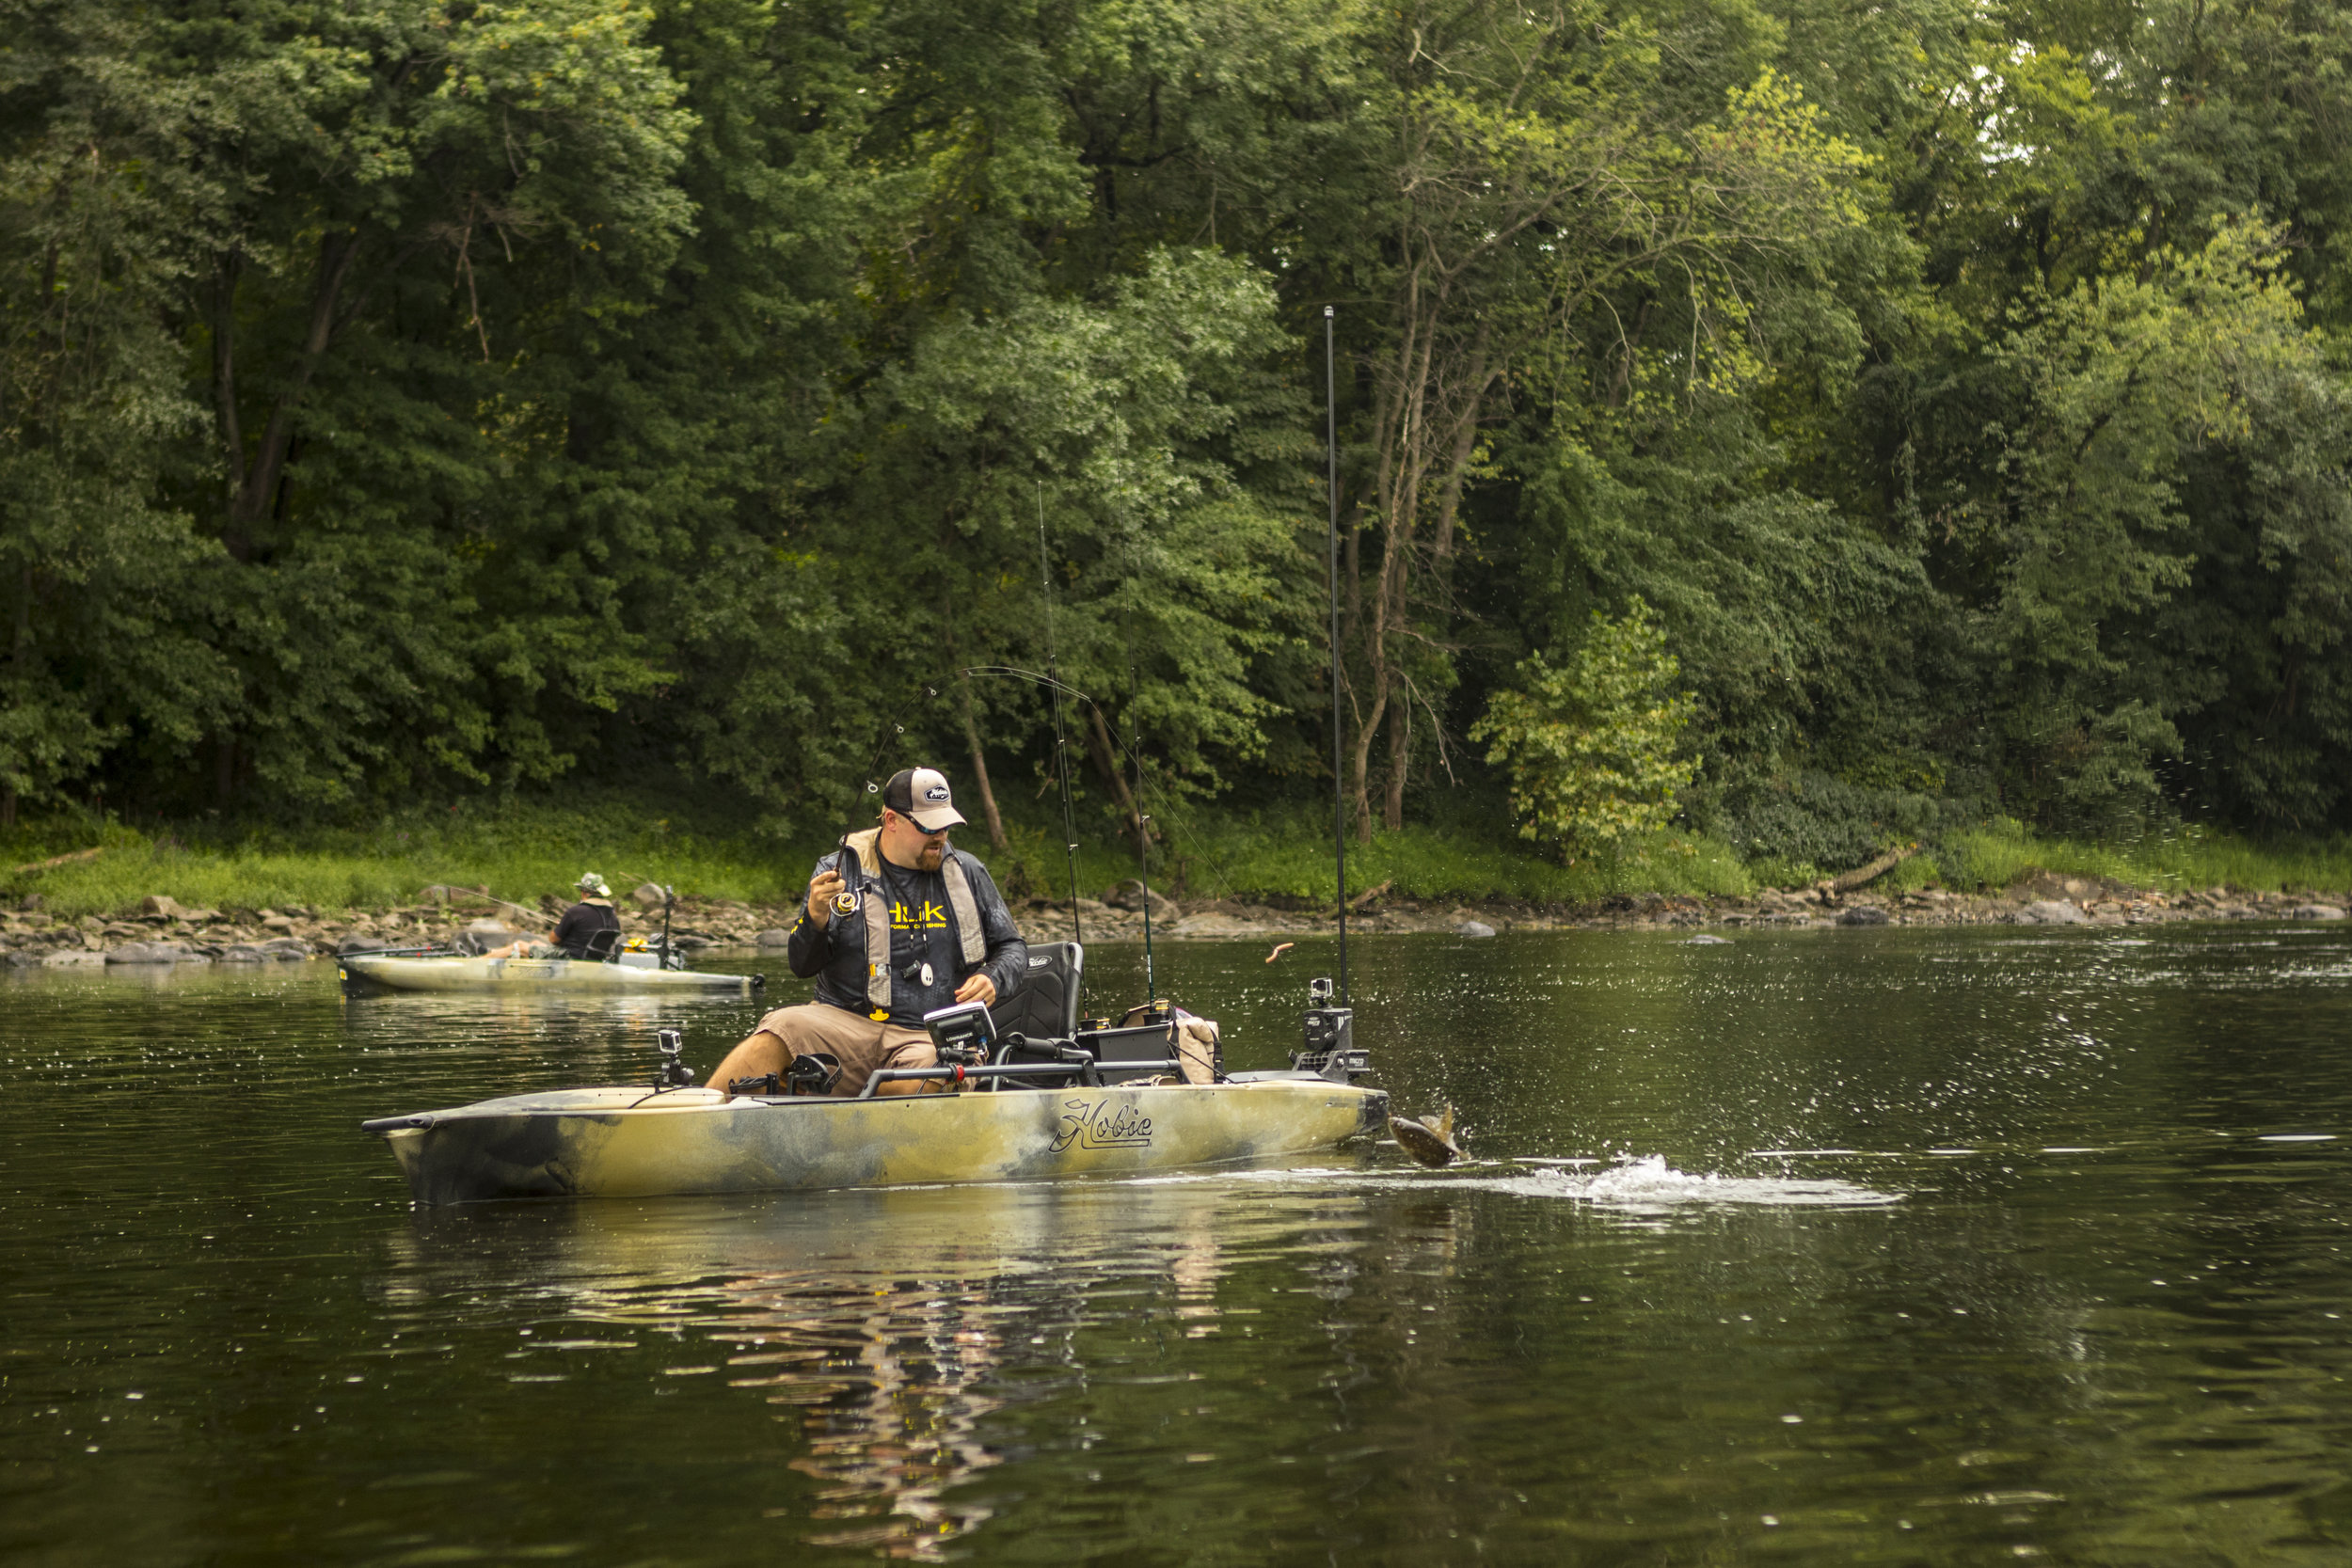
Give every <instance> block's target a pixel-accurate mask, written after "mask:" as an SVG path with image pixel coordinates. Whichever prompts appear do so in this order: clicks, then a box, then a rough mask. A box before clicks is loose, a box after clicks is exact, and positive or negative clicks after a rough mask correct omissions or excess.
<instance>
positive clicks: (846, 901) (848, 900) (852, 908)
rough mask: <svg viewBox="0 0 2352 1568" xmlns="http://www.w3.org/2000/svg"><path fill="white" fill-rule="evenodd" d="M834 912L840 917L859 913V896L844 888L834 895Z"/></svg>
mask: <svg viewBox="0 0 2352 1568" xmlns="http://www.w3.org/2000/svg"><path fill="white" fill-rule="evenodd" d="M833 912H834V913H835V914H839V915H851V914H855V913H857V895H856V894H854V893H851V892H850V890H849V889H848V888H846V887H844V888H843V889H842V890H841V891H840V892H839V893H836V894H834V895H833Z"/></svg>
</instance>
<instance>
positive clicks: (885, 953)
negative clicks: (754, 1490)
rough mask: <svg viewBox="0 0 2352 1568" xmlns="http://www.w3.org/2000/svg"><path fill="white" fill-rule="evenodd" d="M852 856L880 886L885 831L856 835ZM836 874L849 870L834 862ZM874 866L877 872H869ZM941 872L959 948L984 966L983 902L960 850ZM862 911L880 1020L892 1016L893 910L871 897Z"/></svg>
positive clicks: (865, 877)
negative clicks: (976, 894)
mask: <svg viewBox="0 0 2352 1568" xmlns="http://www.w3.org/2000/svg"><path fill="white" fill-rule="evenodd" d="M848 852H849V854H850V856H851V857H853V858H854V859H855V860H856V862H857V867H858V880H859V882H860V883H861V884H864V883H866V882H869V881H870V882H872V883H874V884H876V887H877V888H879V886H880V884H881V881H882V877H881V866H882V830H881V829H880V828H868V829H866V831H865V832H862V833H851V834H850V838H849V847H848ZM868 866H871V867H874V870H873V871H872V872H871V873H868V871H867V870H866V868H867V867H868ZM834 868H835V869H836V870H839V869H844V868H843V867H842V865H841V863H840V862H839V861H838V860H835V861H834ZM939 874H940V877H941V878H942V879H944V880H945V881H946V884H947V909H948V911H949V912H950V913H952V914H953V915H954V916H955V917H956V946H957V948H958V950H959V951H961V953H962V955H963V961H964V962H965V963H967V964H969V965H971V966H972V967H973V968H975V969H977V968H978V967H979V962H980V960H981V959H982V958H987V957H988V939H987V938H986V937H985V936H983V935H982V934H981V932H980V903H979V900H978V899H977V898H975V897H973V896H972V880H971V879H970V878H968V877H966V876H965V875H964V874H963V866H962V865H961V863H959V862H958V861H957V859H956V855H955V851H954V850H952V849H951V850H949V851H948V852H947V853H946V856H945V857H943V858H942V860H941V862H940V866H939ZM858 903H859V910H858V912H859V913H860V914H861V915H862V916H863V917H864V918H865V921H866V1005H867V1006H871V1007H872V1008H873V1009H874V1016H875V1017H877V1018H883V1017H887V1016H888V1015H889V1012H890V911H889V909H888V907H887V906H885V905H883V904H882V903H880V902H879V901H877V900H872V899H870V898H861V899H860V900H859V901H858Z"/></svg>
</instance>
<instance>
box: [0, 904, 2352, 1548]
mask: <svg viewBox="0 0 2352 1568" xmlns="http://www.w3.org/2000/svg"><path fill="white" fill-rule="evenodd" d="M1263 955H1264V945H1263V943H1250V942H1241V943H1193V944H1185V945H1177V944H1164V945H1163V946H1162V947H1161V948H1160V950H1159V953H1158V980H1159V985H1158V988H1157V989H1158V990H1160V991H1161V992H1162V993H1164V994H1171V995H1174V996H1176V997H1177V998H1178V999H1179V1000H1182V1001H1184V1002H1186V1003H1187V1004H1188V1005H1190V1006H1193V1007H1194V1008H1195V1009H1196V1010H1198V1011H1201V1012H1205V1013H1209V1014H1212V1015H1215V1016H1218V1017H1220V1018H1221V1019H1222V1020H1223V1022H1225V1025H1226V1029H1227V1039H1228V1060H1229V1065H1232V1066H1235V1067H1263V1066H1279V1065H1281V1052H1282V1051H1283V1050H1284V1049H1285V1048H1286V1047H1287V1046H1289V1045H1290V1044H1291V1043H1292V1041H1293V1039H1294V1038H1295V1033H1296V1027H1297V1024H1296V1013H1297V1010H1298V1008H1299V1006H1301V1004H1302V1001H1303V995H1302V993H1303V990H1304V981H1305V979H1306V977H1307V976H1308V975H1309V974H1312V973H1317V972H1320V970H1321V969H1323V968H1325V967H1327V965H1328V963H1329V960H1330V957H1331V955H1330V952H1329V949H1328V947H1327V945H1326V946H1322V947H1318V945H1317V944H1315V943H1312V942H1309V943H1305V944H1302V946H1301V948H1300V949H1299V950H1296V951H1294V952H1293V953H1291V954H1290V955H1289V956H1287V957H1286V958H1283V959H1282V960H1281V962H1280V963H1279V965H1277V966H1275V967H1272V968H1269V967H1267V965H1266V964H1265V963H1264V962H1263ZM1353 958H1354V979H1355V987H1354V990H1355V999H1356V1003H1357V1006H1358V1010H1359V1026H1358V1037H1359V1042H1360V1043H1363V1044H1366V1045H1368V1046H1369V1047H1371V1049H1372V1051H1373V1053H1374V1057H1375V1062H1376V1064H1377V1066H1378V1068H1379V1069H1380V1072H1381V1075H1382V1081H1383V1082H1385V1083H1386V1084H1387V1085H1389V1086H1390V1087H1391V1089H1392V1090H1393V1091H1394V1092H1395V1094H1396V1095H1397V1097H1398V1099H1399V1101H1401V1103H1402V1104H1403V1105H1404V1106H1406V1107H1407V1108H1411V1109H1426V1108H1434V1106H1435V1105H1436V1104H1438V1102H1440V1101H1452V1102H1453V1103H1454V1104H1455V1105H1456V1106H1457V1107H1458V1110H1459V1115H1460V1118H1461V1120H1462V1122H1463V1124H1464V1125H1465V1126H1466V1127H1467V1128H1468V1129H1469V1136H1470V1152H1471V1154H1472V1155H1473V1156H1474V1157H1475V1163H1474V1164H1470V1165H1469V1166H1467V1167H1456V1168H1455V1169H1454V1170H1452V1171H1448V1172H1443V1173H1437V1172H1425V1171H1422V1170H1420V1169H1419V1168H1417V1167H1413V1166H1410V1165H1407V1164H1405V1163H1403V1162H1402V1160H1401V1159H1400V1157H1399V1156H1398V1154H1397V1151H1396V1150H1395V1149H1394V1148H1371V1149H1366V1150H1361V1151H1347V1152H1342V1153H1338V1154H1333V1155H1328V1156H1323V1157H1318V1158H1316V1159H1313V1160H1310V1161H1305V1162H1301V1163H1298V1164H1294V1165H1292V1166H1289V1167H1287V1168H1277V1169H1259V1170H1245V1171H1231V1172H1213V1173H1200V1174H1190V1175H1183V1176H1178V1177H1172V1178H1167V1179H1162V1180H1149V1181H1077V1182H1065V1183H1040V1184H1033V1185H1014V1186H992V1187H968V1188H938V1189H928V1190H914V1191H898V1192H846V1193H832V1194H818V1195H803V1196H777V1197H773V1198H759V1199H748V1200H747V1199H736V1200H704V1199H664V1200H660V1201H601V1202H594V1201H592V1202H579V1203H562V1202H558V1203H540V1204H499V1205H482V1206H474V1207H469V1208H460V1209H453V1210H442V1211H431V1212H418V1211H413V1210H412V1209H411V1208H410V1206H409V1204H408V1200H407V1193H406V1188H405V1184H404V1183H403V1182H402V1180H401V1179H400V1178H399V1176H398V1174H397V1172H396V1170H395V1168H394V1166H393V1164H392V1162H391V1160H390V1158H389V1155H388V1154H387V1153H386V1151H385V1150H384V1148H383V1147H382V1146H381V1145H380V1144H378V1143H377V1142H375V1141H374V1140H373V1139H371V1138H368V1137H365V1136H363V1135H361V1134H360V1133H359V1132H358V1122H359V1121H360V1120H361V1119H362V1118H363V1117H373V1116H381V1115H387V1114H390V1113H394V1112H404V1111H411V1110H421V1109H428V1108H432V1107H436V1106H440V1105H447V1104H453V1103H461V1102H463V1101H469V1100H474V1099H480V1098H484V1097H486V1096H488V1095H491V1094H494V1093H508V1092H514V1091H516V1090H518V1089H522V1088H529V1087H539V1086H546V1085H559V1084H566V1083H575V1082H596V1081H612V1080H615V1079H618V1078H622V1077H634V1076H638V1075H641V1074H643V1073H644V1072H645V1071H646V1070H648V1069H649V1068H650V1066H651V1063H652V1060H653V1054H652V1050H651V1043H650V1042H651V1034H652V1031H653V1029H654V1027H655V1026H656V1025H657V1024H672V1025H675V1026H678V1027H682V1028H683V1029H685V1031H686V1032H687V1036H688V1048H687V1058H688V1059H689V1060H690V1061H692V1062H694V1063H696V1064H697V1065H698V1066H700V1067H703V1068H705V1069H707V1067H708V1065H709V1064H710V1063H711V1062H712V1061H714V1060H715V1059H716V1057H717V1055H718V1054H719V1053H720V1052H721V1051H722V1050H723V1047H724V1045H725V1044H726V1043H727V1042H728V1041H730V1040H732V1039H733V1038H734V1037H736V1036H737V1035H738V1034H739V1033H740V1032H741V1031H742V1029H743V1028H744V1026H745V1025H746V1024H747V1023H748V1022H749V1021H750V1020H751V1019H752V1018H753V1017H754V1016H755V1011H756V1009H755V1007H754V1006H752V1005H749V1004H746V1003H743V1002H740V1001H728V1002H701V1003H693V1002H677V1003H664V1004H658V1005H656V1004H628V1003H619V1004H615V1003H600V1004H577V1005H572V1006H564V1005H560V1004H558V1005H549V1004H546V1003H531V1002H524V1001H506V1000H489V999H485V1000H479V1001H460V1000H453V999H442V998H431V997H421V996H412V997H400V996H390V997H379V998H373V999H364V1000H357V1001H350V1002H346V1001H343V1000H342V999H341V998H340V997H339V995H338V993H337V990H336V989H335V986H334V983H333V977H332V973H331V970H330V969H329V968H328V967H327V966H326V965H323V964H309V965H299V966H292V967H290V968H278V969H266V970H261V971H254V970H249V969H230V968H213V969H195V970H181V971H178V972H169V973H157V972H129V971H125V970H122V969H119V968H118V969H116V970H113V971H111V972H106V973H88V972H82V973H73V972H47V973H37V974H32V975H30V976H29V977H26V976H23V975H21V974H16V975H9V976H8V977H7V978H5V979H0V1066H4V1067H5V1071H6V1075H7V1080H8V1093H7V1101H6V1104H7V1111H6V1113H5V1115H6V1136H5V1138H4V1139H0V1195H4V1196H0V1202H4V1203H5V1209H4V1210H0V1330H5V1333H4V1334H0V1557H6V1558H8V1559H9V1560H23V1561H28V1562H43V1563H85V1562H87V1563H109V1564H112V1563H122V1562H138V1563H156V1564H166V1563H182V1562H186V1563H199V1562H200V1563H215V1562H236V1563H244V1562H274V1561H301V1562H350V1563H453V1562H467V1561H485V1562H532V1561H543V1560H544V1561H566V1560H568V1561H578V1562H593V1563H599V1564H601V1563H644V1564H656V1563H660V1564H694V1563H714V1564H715V1563H738V1562H749V1561H755V1560H761V1561H765V1560H788V1561H794V1562H818V1563H822V1562H836V1561H837V1562H860V1561H872V1560H877V1559H889V1558H900V1559H914V1560H965V1561H973V1562H1003V1563H1031V1562H1034V1563H1040V1564H1046V1563H1054V1564H1060V1563H1071V1562H1082V1561H1117V1562H1119V1563H1120V1564H1122V1565H1141V1564H1157V1563H1218V1564H1222V1563H1235V1564H1242V1563H1261V1562H1274V1563H1326V1562H1349V1563H1391V1562H1393V1563H1445V1564H1451V1563H1461V1562H1471V1561H1478V1560H1493V1561H1499V1562H1531V1563H1534V1562H1540V1563H1568V1564H1650V1563H1658V1564H1666V1563H1676V1564H1681V1563H1734V1562H1750V1561H1787V1562H1791V1563H1808V1564H1809V1563H1825V1562H1833V1561H1835V1562H1840V1563H1889V1564H1897V1563H1899V1564H1947V1563H1950V1564H1961V1563H1986V1562H1993V1561H2004V1562H2013V1561H2017V1560H2042V1561H2050V1562H2065V1563H2100V1564H2108V1563H2151V1564H2157V1563H2161V1564H2254V1563H2280V1564H2285V1563H2296V1564H2300V1563H2312V1564H2319V1563H2327V1564H2342V1563H2344V1562H2345V1561H2347V1560H2352V1480H2348V1471H2352V1386H2347V1384H2346V1383H2345V1378H2346V1376H2347V1375H2352V1256H2348V1255H2347V1251H2346V1249H2347V1247H2352V1226H2348V1225H2347V1222H2352V1180H2347V1179H2348V1178H2352V932H2347V931H2343V930H2330V929H2327V928H2324V927H2276V926H2243V925H2241V926H2228V927H2161V928H2156V929H2153V930H2150V931H2147V932H2146V933H2145V934H2142V933H2141V932H2138V931H2128V930H2127V931H2110V930H2100V931H2081V930H2053V931H2014V932H1997V931H1988V930H1983V929H1970V930H1948V931H1947V930H1921V929H1857V930H1845V929H1839V930H1830V931H1804V932H1788V933H1778V934H1766V933H1759V934H1756V935H1751V936H1743V937H1742V938H1741V939H1740V940H1739V941H1738V942H1734V943H1732V944H1730V945H1721V946H1693V945H1687V944H1684V943H1681V942H1677V940H1676V937H1675V935H1674V934H1669V933H1652V932H1644V933H1624V934H1599V933H1589V932H1573V933H1546V934H1530V935H1524V936H1504V937H1502V938H1497V939H1494V940H1491V941H1480V942H1471V941H1464V940H1459V939H1452V938H1441V937H1391V938H1375V939H1373V940H1370V941H1364V942H1358V943H1356V944H1355V946H1354V948H1353ZM754 961H755V960H753V959H751V958H749V957H748V956H746V957H744V958H741V959H739V960H738V962H737V963H735V964H730V963H729V962H727V961H726V960H724V959H723V958H714V959H712V960H710V961H709V964H708V967H713V968H728V967H745V966H749V965H750V964H752V963H753V962H754ZM765 961H766V962H767V964H768V965H769V966H770V967H771V968H780V967H781V965H780V963H779V962H778V961H777V959H775V958H772V957H771V958H768V959H766V960H765ZM1089 970H1090V972H1091V974H1090V978H1091V980H1092V982H1093V990H1092V991H1091V993H1090V994H1091V997H1092V999H1093V1001H1094V1002H1095V1003H1096V1004H1097V1005H1098V1006H1102V1005H1107V1004H1108V1003H1110V1002H1111V1001H1112V1000H1114V999H1123V998H1125V997H1127V996H1129V995H1130V994H1131V993H1136V994H1139V993H1140V990H1141V982H1142V975H1141V953H1140V951H1139V950H1138V949H1135V948H1126V947H1121V948H1111V947H1098V948H1097V949H1095V950H1094V951H1093V952H1091V953H1090V954H1089ZM779 995H781V996H782V997H783V998H784V999H787V1000H795V999H797V993H796V991H795V990H794V989H793V988H792V987H790V986H789V985H787V986H785V987H783V988H780V989H777V988H771V1001H772V1000H774V999H775V998H776V997H777V996H779Z"/></svg>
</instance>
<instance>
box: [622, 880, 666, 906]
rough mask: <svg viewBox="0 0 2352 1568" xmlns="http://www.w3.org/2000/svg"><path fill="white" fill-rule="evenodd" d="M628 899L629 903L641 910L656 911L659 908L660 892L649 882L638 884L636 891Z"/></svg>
mask: <svg viewBox="0 0 2352 1568" xmlns="http://www.w3.org/2000/svg"><path fill="white" fill-rule="evenodd" d="M628 897H629V902H631V903H632V904H635V905H636V906H637V907H638V908H639V909H641V910H658V909H660V907H661V890H660V888H659V887H657V886H655V885H654V884H653V883H651V882H640V883H638V884H637V890H636V891H635V892H634V893H631V894H630V895H628Z"/></svg>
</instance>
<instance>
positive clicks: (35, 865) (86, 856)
mask: <svg viewBox="0 0 2352 1568" xmlns="http://www.w3.org/2000/svg"><path fill="white" fill-rule="evenodd" d="M105 852H106V847H105V846H104V845H103V844H102V845H100V846H98V847H96V848H94V849H76V850H74V851H73V853H72V854H70V855H52V856H50V857H49V858H48V859H47V860H45V861H26V862H25V863H24V864H23V865H20V866H17V867H15V868H14V869H12V870H11V871H9V873H8V875H9V876H11V877H22V876H24V873H26V872H27V871H47V870H50V869H52V868H53V867H56V866H60V865H72V863H74V862H75V861H94V860H96V859H97V858H98V857H99V856H100V855H103V854H104V853H105Z"/></svg>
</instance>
